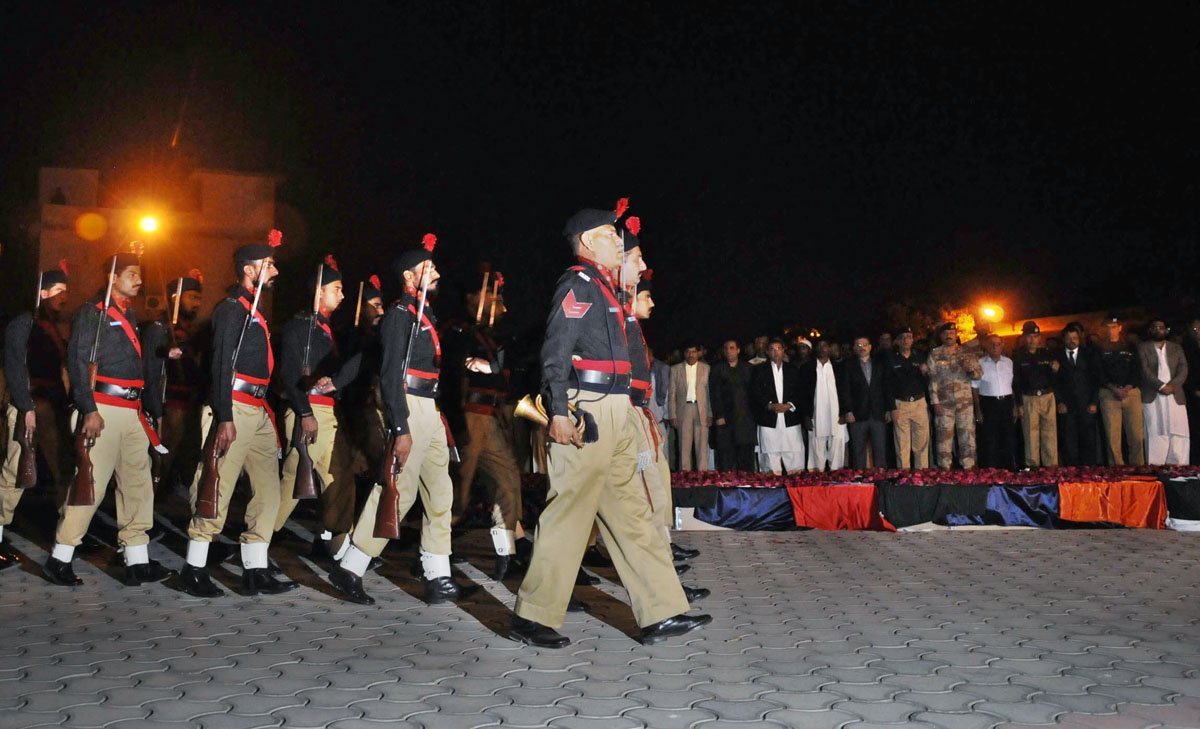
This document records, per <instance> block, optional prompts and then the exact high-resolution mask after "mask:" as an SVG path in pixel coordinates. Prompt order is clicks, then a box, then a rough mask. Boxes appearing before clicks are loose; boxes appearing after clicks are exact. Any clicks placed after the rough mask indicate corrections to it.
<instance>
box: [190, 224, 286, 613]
mask: <svg viewBox="0 0 1200 729" xmlns="http://www.w3.org/2000/svg"><path fill="white" fill-rule="evenodd" d="M280 239H281V235H280V234H279V233H278V231H272V232H271V236H270V238H269V239H268V240H269V242H268V243H265V244H263V243H259V244H251V245H245V246H242V247H241V248H239V249H238V250H237V251H236V252H235V254H234V264H235V270H236V274H237V283H235V284H234V285H233V286H231V287H230V288H229V293H228V295H227V296H226V298H225V299H224V300H223V301H221V302H220V303H219V304H217V306H216V308H215V309H213V314H212V328H213V352H212V371H211V378H212V385H211V389H210V391H209V403H208V405H207V406H205V408H204V412H203V415H202V426H203V431H204V432H205V433H207V434H208V435H207V438H206V441H205V446H204V451H205V452H204V456H203V460H204V463H203V464H202V468H201V471H200V473H199V474H198V475H197V477H196V481H195V483H194V484H193V513H192V521H191V524H190V525H189V527H188V539H189V541H188V550H187V564H186V565H185V566H184V568H183V572H182V573H181V574H180V576H181V577H182V579H183V588H184V590H185V591H186V592H187V593H188V594H190V595H195V596H197V597H218V596H220V595H222V594H224V591H223V590H222V589H221V588H220V587H217V586H216V585H215V584H214V583H213V581H212V578H211V577H209V574H208V569H207V564H208V547H209V544H210V543H211V542H212V540H213V539H214V538H215V537H216V536H217V535H219V534H220V533H221V529H223V528H224V526H225V517H226V515H227V514H228V513H229V501H230V499H231V498H232V496H233V490H234V485H235V484H236V483H237V480H238V476H239V475H240V474H241V473H242V471H243V470H244V471H245V472H246V475H247V476H248V477H249V479H250V488H251V491H252V494H251V497H250V503H249V504H248V505H247V507H246V531H245V532H243V533H242V535H241V540H240V541H241V555H242V566H243V572H242V588H243V590H244V591H245V592H246V593H247V594H250V595H258V594H263V593H265V594H278V593H281V592H287V591H288V590H291V589H294V588H295V587H296V583H294V582H284V581H280V580H277V579H276V578H275V577H274V576H273V575H271V574H270V571H269V569H268V565H267V549H268V547H269V545H270V542H271V534H272V530H273V528H274V526H275V515H276V513H277V512H278V510H279V450H280V447H281V446H280V440H279V433H278V431H277V429H276V427H275V417H274V413H273V412H272V410H271V408H270V407H269V406H268V405H267V401H266V399H265V398H266V396H267V386H268V383H269V382H270V380H271V372H272V371H273V370H274V369H275V355H274V352H273V351H272V349H271V332H270V330H269V329H268V327H267V320H266V319H265V318H264V316H263V314H262V312H261V311H260V310H259V309H258V303H259V302H260V300H261V294H262V291H263V289H268V288H271V286H272V283H273V281H274V279H275V277H276V276H278V275H279V271H278V269H276V268H275V260H274V255H275V251H274V249H275V247H276V246H278V245H279V243H280V242H281V241H280ZM214 466H215V468H214ZM213 487H215V488H216V493H215V494H214V493H211V490H212V488H213ZM214 502H215V503H214ZM202 505H203V506H204V509H203V510H202V508H201V507H202ZM209 508H212V512H209V511H207V510H208V509H209ZM213 512H215V516H212V517H209V516H208V514H209V513H213Z"/></svg>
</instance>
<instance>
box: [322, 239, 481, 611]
mask: <svg viewBox="0 0 1200 729" xmlns="http://www.w3.org/2000/svg"><path fill="white" fill-rule="evenodd" d="M436 242H437V238H436V237H434V236H433V235H427V236H425V244H424V246H422V247H421V248H414V249H410V250H407V251H404V252H403V253H402V254H400V256H399V257H398V258H397V259H396V262H395V263H394V264H393V268H394V270H395V272H396V277H397V279H399V280H400V282H401V283H402V284H403V285H404V294H403V296H401V298H400V300H399V301H397V302H396V303H395V304H393V305H392V306H391V307H389V308H388V311H387V313H386V314H385V315H384V317H383V322H382V323H381V325H380V330H381V335H382V344H383V363H382V367H381V369H380V378H379V384H380V389H381V390H382V395H383V404H384V411H385V418H386V420H387V428H388V434H389V437H390V438H391V449H390V454H391V455H394V457H395V463H396V465H397V467H398V469H399V472H398V473H394V479H395V488H394V490H392V489H388V492H387V493H386V494H385V493H384V491H385V489H384V486H383V485H381V484H376V485H375V487H374V488H373V489H372V490H371V495H370V496H368V497H367V503H366V504H365V505H364V506H363V510H362V513H361V514H360V515H359V517H358V522H357V524H355V527H354V531H353V533H352V535H351V544H350V546H349V548H347V550H346V553H345V555H344V556H343V557H342V558H341V560H340V561H339V562H338V564H337V565H336V566H335V567H334V568H333V570H331V571H330V573H329V578H330V582H331V583H332V584H333V586H334V587H335V588H337V589H338V591H339V592H341V593H342V595H343V596H344V597H345V598H346V599H348V600H350V601H351V602H357V603H360V604H364V605H370V604H373V603H374V602H375V599H374V598H372V597H371V596H370V595H368V594H367V593H366V592H365V591H364V590H363V586H362V576H363V574H364V573H365V572H366V570H367V569H368V568H369V566H370V563H371V560H372V558H375V557H378V556H379V555H380V554H381V553H382V552H383V549H384V547H386V546H387V543H388V539H387V537H384V536H376V522H377V517H378V515H379V512H380V510H381V509H383V508H384V506H383V505H381V501H382V500H383V499H385V498H386V499H388V500H392V499H394V501H393V502H392V503H390V504H387V507H388V509H389V511H390V509H391V508H392V507H394V509H395V513H396V514H397V515H398V518H403V516H404V514H405V513H406V512H407V511H408V510H409V508H410V507H411V506H412V505H413V502H414V501H416V498H417V494H418V493H420V496H421V503H422V505H423V506H424V508H425V517H424V520H423V522H422V525H421V547H420V566H421V569H422V572H423V573H424V580H423V582H424V586H425V601H426V602H428V603H430V604H434V603H440V602H446V601H448V600H455V599H457V598H458V597H459V596H460V594H461V590H460V588H459V586H458V585H457V584H456V583H455V582H454V580H453V579H452V578H451V576H450V512H451V508H452V506H453V502H454V485H453V483H452V482H451V481H450V473H449V465H450V448H449V445H448V442H447V438H446V427H445V425H444V423H443V420H442V415H441V413H440V412H439V411H438V409H437V402H436V397H437V393H438V379H439V374H438V372H439V368H440V366H441V361H440V360H441V351H442V346H441V341H440V339H439V338H438V332H437V327H436V321H435V319H434V317H433V315H432V313H431V312H430V311H429V310H428V308H426V306H425V303H426V301H425V297H426V296H427V294H428V293H429V292H432V291H434V290H436V288H437V281H438V279H439V278H440V274H439V273H438V271H437V266H436V265H434V263H433V248H434V245H435V244H436ZM390 459H391V456H390V455H389V457H388V458H387V459H385V462H386V461H390ZM386 467H387V466H386V465H385V468H386ZM381 480H382V479H381Z"/></svg>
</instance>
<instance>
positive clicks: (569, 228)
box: [563, 208, 617, 238]
mask: <svg viewBox="0 0 1200 729" xmlns="http://www.w3.org/2000/svg"><path fill="white" fill-rule="evenodd" d="M616 222H617V216H616V214H614V213H613V211H611V210H596V209H594V208H584V209H583V210H580V211H579V212H577V213H575V214H574V215H572V216H571V217H570V218H569V219H568V220H567V224H566V225H565V226H563V235H565V236H567V237H568V238H572V237H574V236H577V235H579V234H580V233H586V232H587V231H589V230H592V229H593V228H599V227H600V226H602V225H615V224H616Z"/></svg>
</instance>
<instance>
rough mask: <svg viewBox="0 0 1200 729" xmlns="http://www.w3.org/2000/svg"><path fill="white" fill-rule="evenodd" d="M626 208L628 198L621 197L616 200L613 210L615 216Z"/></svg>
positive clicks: (621, 213)
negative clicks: (615, 207) (615, 206)
mask: <svg viewBox="0 0 1200 729" xmlns="http://www.w3.org/2000/svg"><path fill="white" fill-rule="evenodd" d="M628 209H629V198H627V197H623V198H621V199H620V200H617V209H616V210H614V211H613V212H614V213H616V214H617V217H618V218H619V217H621V216H622V215H624V214H625V211H626V210H628Z"/></svg>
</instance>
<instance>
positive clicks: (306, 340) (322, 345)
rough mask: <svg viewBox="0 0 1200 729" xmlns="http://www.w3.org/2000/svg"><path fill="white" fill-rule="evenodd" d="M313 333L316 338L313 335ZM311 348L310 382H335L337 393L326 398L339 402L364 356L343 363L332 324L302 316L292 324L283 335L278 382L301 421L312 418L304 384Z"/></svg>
mask: <svg viewBox="0 0 1200 729" xmlns="http://www.w3.org/2000/svg"><path fill="white" fill-rule="evenodd" d="M310 330H311V332H312V334H311V336H310V335H309V331H310ZM305 347H308V350H309V351H308V362H309V371H310V373H311V377H310V378H309V379H310V382H311V383H315V382H316V381H317V380H319V379H321V378H322V377H328V378H330V379H331V380H333V386H334V388H335V389H334V391H333V392H331V393H329V394H328V395H326V396H325V397H330V398H335V399H336V398H337V397H339V395H340V394H341V392H342V390H343V388H345V387H346V386H348V385H349V384H350V383H351V382H353V381H354V379H355V378H356V377H358V368H359V363H360V362H361V361H362V354H361V353H356V354H354V355H351V357H350V358H349V359H347V360H346V361H344V362H343V360H342V356H341V352H340V350H339V348H338V346H337V344H336V343H335V342H334V339H333V332H332V331H331V330H330V328H329V320H328V319H326V318H325V315H324V314H317V316H316V319H315V321H314V319H313V317H312V315H311V314H301V315H298V316H296V317H295V318H294V319H292V320H291V321H289V322H288V323H287V324H286V325H285V326H284V327H283V331H282V332H280V334H279V369H278V370H277V371H276V375H275V377H276V381H277V382H278V385H279V388H280V389H281V390H282V391H283V395H284V397H285V399H286V400H287V403H288V407H290V408H291V409H292V410H293V411H294V412H295V413H296V414H297V415H299V416H300V417H305V416H308V415H312V407H311V405H310V404H309V400H308V391H309V389H310V387H311V385H309V387H305V385H306V384H308V383H305V382H304V380H305V378H304V376H303V373H304V349H305Z"/></svg>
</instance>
